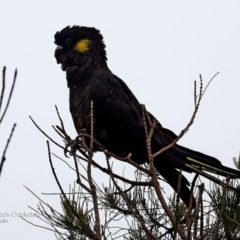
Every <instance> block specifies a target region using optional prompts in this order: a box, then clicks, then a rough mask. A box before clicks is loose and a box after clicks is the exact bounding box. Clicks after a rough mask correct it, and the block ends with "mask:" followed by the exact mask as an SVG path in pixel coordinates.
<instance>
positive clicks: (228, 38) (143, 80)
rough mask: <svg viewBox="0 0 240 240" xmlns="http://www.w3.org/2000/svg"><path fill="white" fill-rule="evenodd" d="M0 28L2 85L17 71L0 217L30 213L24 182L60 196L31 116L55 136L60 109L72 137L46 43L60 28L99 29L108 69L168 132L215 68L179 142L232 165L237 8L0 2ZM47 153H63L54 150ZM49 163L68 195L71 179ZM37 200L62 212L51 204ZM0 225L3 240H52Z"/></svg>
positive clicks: (239, 50) (238, 135) (234, 4)
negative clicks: (200, 81) (4, 72)
mask: <svg viewBox="0 0 240 240" xmlns="http://www.w3.org/2000/svg"><path fill="white" fill-rule="evenodd" d="M0 21H1V25H0V32H1V40H0V67H1V68H2V66H4V65H5V66H7V86H8V87H9V86H10V82H11V80H12V77H13V72H14V69H15V68H18V72H19V74H18V78H17V83H16V88H15V91H14V95H13V99H12V102H11V104H10V108H9V111H8V113H7V116H6V118H5V121H4V122H3V124H2V126H1V129H0V131H1V142H0V149H3V146H4V145H5V141H6V139H7V137H8V134H9V132H10V129H11V126H12V124H13V123H14V122H16V123H17V124H18V125H17V129H16V132H15V133H14V137H13V139H12V142H11V144H10V147H9V149H8V153H7V162H6V164H5V166H4V169H3V173H2V176H1V179H0V196H1V198H0V213H5V212H8V213H14V212H16V213H22V212H30V210H29V209H28V207H27V206H32V207H36V206H37V203H38V201H37V199H36V198H35V197H34V196H33V195H32V194H30V193H29V192H28V191H27V190H26V189H25V188H24V187H23V185H26V186H28V187H29V188H30V189H31V190H33V191H34V192H35V193H36V194H37V195H39V196H41V195H40V194H41V193H42V192H58V188H57V186H56V183H55V180H54V178H53V176H52V173H51V170H50V167H49V162H48V158H47V147H46V141H45V140H46V139H45V137H44V136H43V135H42V134H41V133H40V132H39V131H38V130H37V129H36V128H35V127H34V126H33V124H32V123H31V122H30V120H29V118H28V116H29V115H31V116H32V117H33V118H34V119H35V120H36V121H37V123H38V124H39V125H40V126H41V127H42V128H43V129H44V130H45V131H46V132H48V133H50V134H52V136H54V137H55V138H56V139H58V138H57V136H56V135H55V133H54V131H53V130H52V127H51V126H52V125H54V124H58V119H57V117H56V114H55V110H54V105H55V104H57V105H58V107H59V110H60V112H61V115H62V118H63V119H64V121H65V125H66V127H67V129H68V131H69V133H70V134H71V136H72V137H74V136H75V135H76V133H75V130H74V127H73V123H72V120H71V117H70V114H69V110H68V89H67V86H66V80H65V73H64V72H62V71H61V69H60V66H59V65H57V64H56V61H55V59H54V56H53V54H54V49H55V45H54V44H53V41H54V40H53V36H54V34H55V32H56V31H58V30H61V29H62V28H63V27H65V26H67V25H73V24H76V25H83V26H90V27H96V28H98V29H100V30H101V32H102V34H103V36H104V39H105V43H106V46H107V53H108V59H109V61H108V64H109V67H110V69H111V70H112V71H113V72H114V73H115V74H116V75H118V76H119V77H120V78H122V79H123V80H124V81H125V82H126V83H127V84H128V86H129V87H130V88H131V90H132V91H133V92H134V94H135V95H136V97H137V98H138V99H139V101H140V102H141V103H144V104H146V107H147V108H148V110H150V111H151V112H152V113H153V114H154V115H155V116H156V117H157V118H158V120H159V121H160V122H161V123H162V124H163V125H164V126H165V127H168V128H170V129H172V130H173V131H174V132H176V133H179V132H180V130H181V129H182V128H184V127H185V125H186V124H187V122H188V121H189V119H190V117H191V115H192V111H193V81H194V80H195V79H196V80H198V79H199V77H198V75H199V73H201V74H202V76H203V80H204V84H205V85H206V84H207V82H208V80H209V79H210V78H211V77H212V76H213V75H214V74H215V73H216V72H218V71H219V72H220V74H219V75H218V76H217V77H216V79H214V81H213V82H212V83H211V85H210V87H209V89H208V91H207V92H206V94H205V96H204V99H203V101H202V104H201V106H200V111H199V113H198V115H197V119H196V120H195V123H194V125H193V126H192V127H191V129H190V131H189V132H188V133H187V135H186V136H185V137H184V138H183V139H182V140H181V141H180V143H181V144H182V145H184V146H188V147H190V148H193V149H196V150H199V151H202V152H204V153H207V154H210V155H212V156H215V157H217V158H219V159H220V160H221V161H222V162H223V163H224V164H225V165H228V166H230V167H233V166H234V165H233V163H232V157H233V156H237V155H238V152H239V150H240V144H239V139H240V128H239V122H240V114H239V112H238V111H239V105H240V96H239V89H240V67H239V64H240V31H239V25H240V2H239V1H232V0H230V1H221V0H220V1H219V0H218V1H151V3H150V2H147V1H131V2H130V1H126V0H123V1H72V0H69V1H55V0H53V1H46V0H42V1H27V0H22V1H16V0H12V1H4V2H3V3H2V4H1V9H0ZM52 151H53V152H55V153H58V154H59V155H62V152H61V151H59V150H58V149H56V148H55V149H54V148H53V149H52ZM54 161H55V165H56V169H57V171H58V174H59V176H61V182H62V184H63V186H64V187H65V189H66V190H67V189H68V185H69V183H73V181H74V180H75V175H73V173H72V172H71V171H68V170H66V166H65V165H64V164H62V163H61V162H59V161H58V160H56V159H54ZM100 177H101V176H100ZM41 197H42V198H43V199H44V200H45V201H46V202H49V203H50V204H52V205H57V207H59V200H58V198H57V197H54V196H52V197H51V196H50V197H49V196H41ZM1 219H2V217H1V216H0V220H1ZM7 220H8V223H0V232H1V238H2V239H20V240H21V239H24V240H25V239H36V240H38V239H39V240H40V239H54V236H53V234H52V233H51V232H47V231H46V230H42V229H38V228H35V227H33V226H31V225H29V224H27V223H25V222H23V221H22V220H21V219H20V218H19V217H9V218H7ZM30 220H31V219H30ZM34 220H35V219H33V220H32V221H34ZM38 223H39V222H38Z"/></svg>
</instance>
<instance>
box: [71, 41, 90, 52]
mask: <svg viewBox="0 0 240 240" xmlns="http://www.w3.org/2000/svg"><path fill="white" fill-rule="evenodd" d="M90 45H91V41H90V40H88V39H82V40H80V41H78V42H77V44H76V45H75V50H76V51H78V52H80V53H85V52H87V51H88V50H89V49H90Z"/></svg>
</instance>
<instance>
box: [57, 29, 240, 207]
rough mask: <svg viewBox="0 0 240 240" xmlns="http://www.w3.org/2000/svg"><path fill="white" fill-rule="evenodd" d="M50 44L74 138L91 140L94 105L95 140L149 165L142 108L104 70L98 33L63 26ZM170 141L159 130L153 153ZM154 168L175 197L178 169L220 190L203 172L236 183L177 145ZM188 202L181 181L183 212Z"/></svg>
mask: <svg viewBox="0 0 240 240" xmlns="http://www.w3.org/2000/svg"><path fill="white" fill-rule="evenodd" d="M55 44H56V45H57V48H56V50H55V58H56V60H57V63H60V64H61V65H62V70H63V71H66V76H67V84H68V87H69V89H70V111H71V114H72V118H73V122H74V125H75V128H76V130H77V132H78V133H80V132H81V129H83V128H84V129H86V131H87V133H89V134H90V127H91V126H90V125H91V121H90V103H91V101H93V105H94V107H93V115H94V119H93V120H94V134H93V135H94V138H95V139H96V140H97V141H98V142H100V143H101V144H103V145H104V146H105V148H106V149H107V150H108V151H110V152H113V153H114V154H116V155H118V156H120V157H124V156H126V155H127V154H128V153H132V156H131V159H132V160H133V161H135V162H136V163H138V164H143V163H145V162H148V161H149V160H148V154H147V148H146V134H145V130H144V122H143V116H142V105H141V104H140V103H139V102H138V100H137V98H136V97H135V96H134V94H133V93H132V92H131V90H130V89H129V88H128V86H127V85H126V84H125V82H124V81H122V80H121V79H120V78H119V77H117V76H116V75H114V74H113V73H112V72H111V71H110V70H109V68H108V65H107V57H106V50H105V44H104V42H103V37H102V35H101V33H100V31H99V30H97V29H95V28H90V27H80V26H73V27H70V26H67V27H65V28H64V29H62V30H61V31H59V32H57V33H56V34H55ZM151 116H152V115H151ZM174 138H176V135H175V134H174V133H172V132H171V131H170V130H168V129H165V128H162V127H161V125H160V124H158V127H157V128H156V129H155V130H154V132H153V136H152V140H151V150H152V152H153V153H154V152H157V151H159V150H160V149H162V148H163V147H165V146H167V145H168V144H170V143H171V142H172V141H173V139H174ZM154 166H155V168H156V169H157V171H158V172H159V173H160V174H161V175H162V177H163V178H164V179H165V180H166V181H167V182H168V184H169V185H170V186H171V187H172V188H173V189H174V190H175V191H177V186H178V184H177V183H178V176H179V171H178V170H177V169H182V170H184V171H187V172H197V173H199V174H201V175H203V176H205V177H206V178H208V179H210V180H213V181H215V182H217V183H219V184H223V183H222V182H221V181H219V180H218V179H217V178H215V177H213V176H212V175H211V174H208V173H207V171H208V172H211V173H212V172H214V173H217V174H219V175H222V176H225V177H226V176H229V177H230V178H240V172H239V171H237V170H234V169H231V168H228V167H225V166H223V165H222V164H221V162H220V161H219V160H217V159H216V158H213V157H211V156H208V155H205V154H203V153H200V152H197V151H194V150H191V149H188V148H185V147H183V146H180V145H177V144H176V145H174V146H173V147H172V148H170V149H168V150H166V151H165V152H163V153H162V154H160V155H158V156H157V157H156V158H155V159H154ZM232 189H233V190H235V191H238V190H237V189H235V188H232ZM190 196H191V192H190V190H189V181H188V180H187V179H186V177H184V176H182V181H181V190H180V198H181V199H182V200H183V201H184V203H185V204H186V205H187V206H188V205H189V202H190ZM194 206H195V200H194V199H193V207H194Z"/></svg>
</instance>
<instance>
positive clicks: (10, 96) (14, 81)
mask: <svg viewBox="0 0 240 240" xmlns="http://www.w3.org/2000/svg"><path fill="white" fill-rule="evenodd" d="M3 74H4V75H5V70H3ZM16 79H17V69H16V70H15V72H14V77H13V83H12V87H11V90H10V93H9V96H8V100H7V103H6V106H5V109H4V111H3V114H2V117H1V118H0V124H1V122H2V120H3V118H4V116H5V114H6V112H7V110H8V106H9V103H10V101H11V99H12V93H13V89H14V86H15V83H16ZM4 81H5V79H4ZM1 97H2V95H1ZM1 101H2V99H1ZM1 104H2V102H1Z"/></svg>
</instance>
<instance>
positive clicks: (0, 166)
mask: <svg viewBox="0 0 240 240" xmlns="http://www.w3.org/2000/svg"><path fill="white" fill-rule="evenodd" d="M16 126H17V124H16V123H14V124H13V127H12V130H11V133H10V136H9V138H8V140H7V143H6V146H5V148H4V151H3V155H2V159H1V164H0V176H1V173H2V169H3V164H4V162H5V161H6V152H7V149H8V145H9V143H10V141H11V139H12V136H13V132H14V130H15V127H16Z"/></svg>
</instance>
